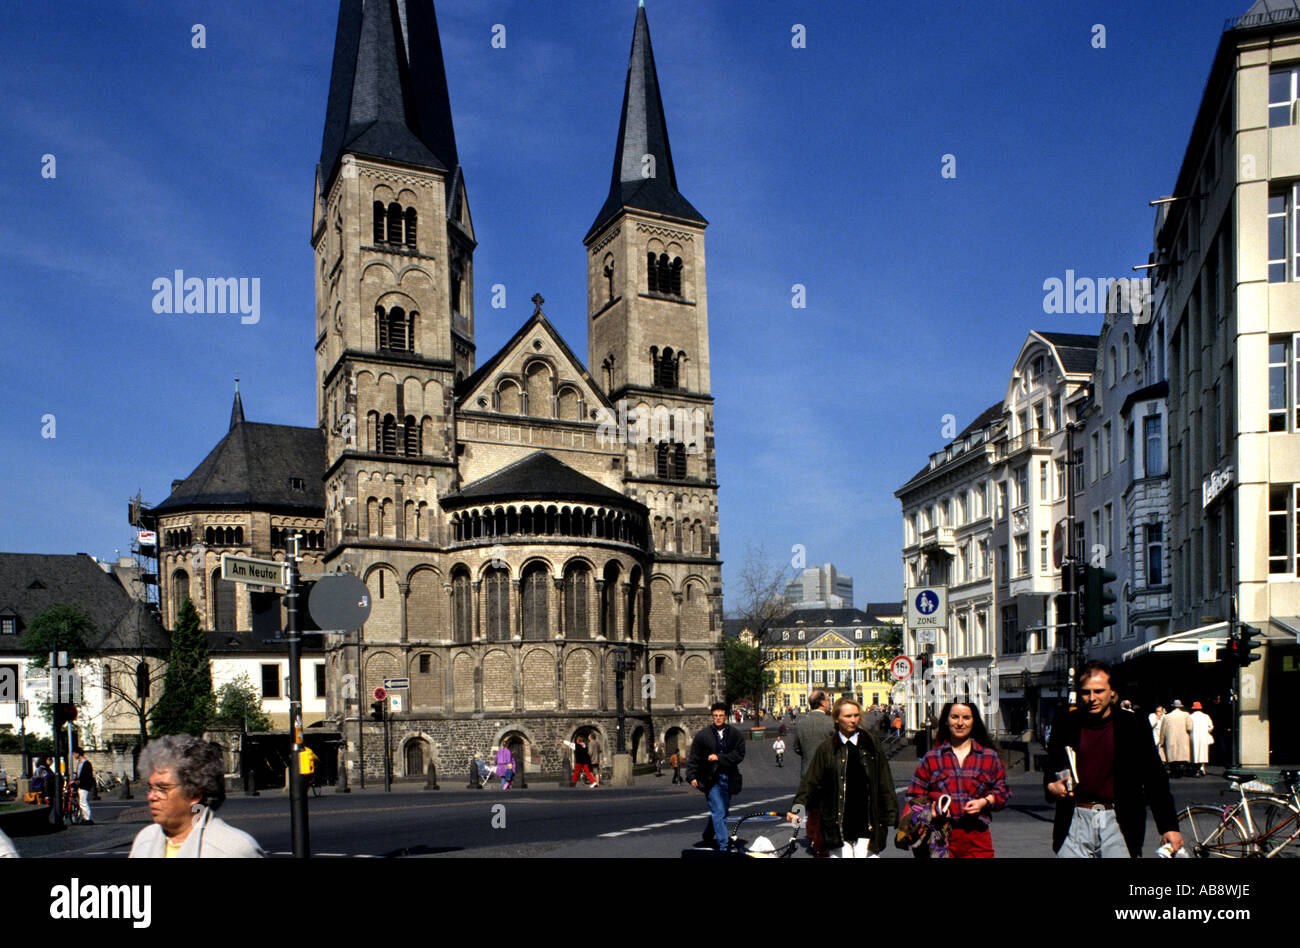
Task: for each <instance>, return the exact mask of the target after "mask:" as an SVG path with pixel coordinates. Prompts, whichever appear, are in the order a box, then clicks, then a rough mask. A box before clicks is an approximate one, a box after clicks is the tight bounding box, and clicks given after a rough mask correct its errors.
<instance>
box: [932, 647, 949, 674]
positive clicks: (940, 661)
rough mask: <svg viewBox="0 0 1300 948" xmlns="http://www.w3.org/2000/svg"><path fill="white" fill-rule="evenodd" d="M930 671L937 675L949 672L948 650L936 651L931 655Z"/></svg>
mask: <svg viewBox="0 0 1300 948" xmlns="http://www.w3.org/2000/svg"><path fill="white" fill-rule="evenodd" d="M930 671H931V672H933V673H934V674H936V675H946V674H948V653H947V652H935V653H934V654H933V655H931V656H930Z"/></svg>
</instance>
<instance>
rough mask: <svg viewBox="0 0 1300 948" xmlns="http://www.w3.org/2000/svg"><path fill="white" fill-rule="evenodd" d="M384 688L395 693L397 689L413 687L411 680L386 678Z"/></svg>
mask: <svg viewBox="0 0 1300 948" xmlns="http://www.w3.org/2000/svg"><path fill="white" fill-rule="evenodd" d="M384 687H385V688H387V689H388V690H389V691H394V690H395V689H398V688H409V687H411V679H409V678H385V679H384Z"/></svg>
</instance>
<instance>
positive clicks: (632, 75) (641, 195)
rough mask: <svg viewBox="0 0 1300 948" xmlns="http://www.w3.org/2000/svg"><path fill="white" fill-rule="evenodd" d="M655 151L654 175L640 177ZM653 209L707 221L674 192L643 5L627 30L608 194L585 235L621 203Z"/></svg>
mask: <svg viewBox="0 0 1300 948" xmlns="http://www.w3.org/2000/svg"><path fill="white" fill-rule="evenodd" d="M646 155H653V156H654V177H652V178H647V177H643V174H644V171H643V168H644V167H645V156H646ZM625 207H629V208H635V209H637V210H641V211H652V212H654V213H657V214H664V215H667V216H669V217H676V218H679V219H681V220H686V221H692V222H694V223H697V224H707V223H708V221H706V220H705V219H704V217H703V216H702V215H701V214H700V212H699V211H697V210H696V209H695V208H694V207H692V206H691V203H690V202H689V201H687V200H686V198H684V197H682V196H681V194H679V193H678V191H677V174H676V172H674V170H673V153H672V150H671V149H670V148H669V147H668V123H667V122H666V121H665V120H664V104H663V101H662V100H661V99H660V97H659V77H658V76H657V75H656V73H655V56H654V50H652V49H651V48H650V24H649V23H648V22H647V21H646V15H645V7H644V6H640V7H638V8H637V11H636V26H635V28H634V29H633V31H632V55H631V57H630V58H629V59H628V64H627V84H626V86H624V88H623V117H622V118H621V119H620V121H619V125H618V144H617V146H616V148H615V151H614V178H613V181H612V182H611V183H610V188H609V197H608V199H606V201H605V206H604V207H602V208H601V209H600V213H599V214H597V215H596V222H595V223H594V224H592V225H591V230H590V231H588V232H587V237H588V238H590V237H591V236H592V235H593V234H595V233H596V231H598V230H599V229H600V228H601V227H602V226H603V225H604V224H606V223H607V222H608V221H609V219H610V218H611V217H613V216H614V215H615V214H617V213H618V212H619V211H620V210H621V209H622V208H625Z"/></svg>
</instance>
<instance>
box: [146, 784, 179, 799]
mask: <svg viewBox="0 0 1300 948" xmlns="http://www.w3.org/2000/svg"><path fill="white" fill-rule="evenodd" d="M177 786H179V784H174V783H151V784H149V790H148V792H147V793H146V794H145V796H148V795H149V794H150V793H156V794H158V796H160V797H165V796H167V794H169V793H171V792H172V791H173V790H175V789H176V788H177Z"/></svg>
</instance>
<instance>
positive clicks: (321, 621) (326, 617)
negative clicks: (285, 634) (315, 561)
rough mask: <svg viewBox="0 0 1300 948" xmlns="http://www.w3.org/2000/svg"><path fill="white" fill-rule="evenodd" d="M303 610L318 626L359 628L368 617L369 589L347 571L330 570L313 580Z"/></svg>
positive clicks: (344, 628)
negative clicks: (328, 572) (305, 610)
mask: <svg viewBox="0 0 1300 948" xmlns="http://www.w3.org/2000/svg"><path fill="white" fill-rule="evenodd" d="M307 612H308V613H309V614H310V615H311V617H312V618H313V619H315V620H316V624H317V625H318V626H320V627H321V628H322V629H342V630H347V629H359V628H361V626H362V625H364V624H365V621H366V620H367V619H368V618H370V590H369V589H367V588H366V584H365V583H363V582H362V581H361V580H359V579H357V577H355V576H353V575H352V574H351V573H330V574H329V575H328V576H322V577H321V578H320V579H318V580H316V585H315V586H314V587H312V591H311V595H309V596H308V597H307Z"/></svg>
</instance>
